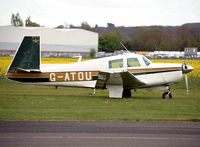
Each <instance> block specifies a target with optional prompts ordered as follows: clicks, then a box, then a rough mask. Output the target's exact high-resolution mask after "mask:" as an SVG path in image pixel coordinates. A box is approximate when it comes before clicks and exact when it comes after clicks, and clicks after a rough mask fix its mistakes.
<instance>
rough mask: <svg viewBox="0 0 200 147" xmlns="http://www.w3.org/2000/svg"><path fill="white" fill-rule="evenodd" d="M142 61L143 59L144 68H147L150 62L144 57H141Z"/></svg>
mask: <svg viewBox="0 0 200 147" xmlns="http://www.w3.org/2000/svg"><path fill="white" fill-rule="evenodd" d="M142 59H143V61H144V63H145V64H146V66H149V65H150V64H151V61H150V60H149V59H147V58H146V57H145V56H142Z"/></svg>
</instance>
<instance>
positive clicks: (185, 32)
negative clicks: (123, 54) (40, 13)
mask: <svg viewBox="0 0 200 147" xmlns="http://www.w3.org/2000/svg"><path fill="white" fill-rule="evenodd" d="M11 24H12V25H13V26H24V23H23V21H22V19H21V17H20V16H19V13H17V14H12V17H11ZM25 26H27V27H28V26H32V27H38V26H40V25H39V24H38V23H36V22H32V21H31V17H30V16H29V17H28V18H27V19H26V20H25ZM56 28H62V29H67V28H81V29H85V30H89V31H93V32H98V33H99V45H98V47H99V51H104V52H114V51H118V50H123V47H122V45H121V44H120V42H122V43H123V44H124V45H125V46H126V48H128V50H129V51H183V50H184V48H185V47H197V48H200V24H197V27H194V26H192V25H190V24H184V25H182V26H178V27H174V28H175V29H160V28H159V27H153V28H148V27H137V28H136V29H129V30H128V33H129V34H130V33H131V38H130V39H127V34H124V33H123V32H122V31H121V30H122V29H123V27H121V28H119V27H115V25H114V24H112V23H108V24H107V28H105V27H98V26H97V25H96V26H95V27H91V26H90V25H89V24H88V23H87V22H82V23H81V25H80V26H74V25H72V24H67V23H66V24H65V25H59V26H57V27H56ZM124 28H126V27H124ZM102 29H103V30H104V33H102V32H100V30H102ZM120 29H121V30H120Z"/></svg>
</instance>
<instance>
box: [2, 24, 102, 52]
mask: <svg viewBox="0 0 200 147" xmlns="http://www.w3.org/2000/svg"><path fill="white" fill-rule="evenodd" d="M24 36H40V41H41V51H42V52H43V53H50V54H52V53H58V54H61V53H63V54H75V55H79V54H81V55H84V54H85V55H88V54H89V52H90V50H91V49H95V50H96V52H98V33H95V32H91V31H87V30H83V29H50V28H45V27H13V26H1V27H0V53H6V52H7V53H11V52H15V51H16V50H17V48H18V47H19V45H20V43H21V42H22V40H23V38H24Z"/></svg>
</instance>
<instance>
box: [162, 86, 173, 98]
mask: <svg viewBox="0 0 200 147" xmlns="http://www.w3.org/2000/svg"><path fill="white" fill-rule="evenodd" d="M162 98H163V99H171V98H172V94H171V90H170V88H169V89H168V92H164V93H163V95H162Z"/></svg>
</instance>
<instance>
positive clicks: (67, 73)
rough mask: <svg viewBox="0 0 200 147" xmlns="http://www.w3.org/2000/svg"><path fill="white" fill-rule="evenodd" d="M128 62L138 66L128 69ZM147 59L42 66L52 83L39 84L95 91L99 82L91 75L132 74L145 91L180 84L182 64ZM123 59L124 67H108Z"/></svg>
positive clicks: (133, 55) (105, 60)
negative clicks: (124, 72)
mask: <svg viewBox="0 0 200 147" xmlns="http://www.w3.org/2000/svg"><path fill="white" fill-rule="evenodd" d="M129 58H137V60H138V62H139V65H137V66H135V67H134V65H133V66H132V67H129V66H128V63H127V62H128V59H129ZM144 58H145V57H144V56H142V55H138V54H124V55H119V56H112V57H105V58H100V59H94V60H89V61H82V62H77V63H71V64H41V66H40V70H41V72H42V73H50V75H49V76H50V77H49V78H50V81H51V82H47V83H42V82H41V83H37V84H39V85H56V86H75V87H90V88H95V85H96V81H97V80H92V75H93V73H94V72H100V71H103V72H110V73H114V72H123V71H129V72H131V73H133V75H134V76H135V77H136V78H138V79H139V80H140V81H142V82H143V83H145V84H146V86H145V87H138V88H148V87H156V86H162V85H169V84H171V83H174V82H179V81H180V80H181V78H182V70H181V68H182V64H172V63H171V64H170V63H169V64H166V63H151V62H150V61H149V60H148V59H146V58H145V59H146V60H148V61H147V62H148V63H146V62H145V60H144ZM120 59H122V64H123V65H120V67H114V68H110V67H109V66H110V65H109V64H110V61H117V60H120ZM114 64H115V63H114ZM58 73H62V75H58ZM63 73H64V74H63ZM59 79H63V80H64V81H63V80H59ZM134 89H135V88H134Z"/></svg>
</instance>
